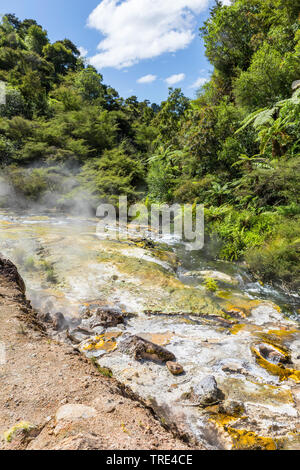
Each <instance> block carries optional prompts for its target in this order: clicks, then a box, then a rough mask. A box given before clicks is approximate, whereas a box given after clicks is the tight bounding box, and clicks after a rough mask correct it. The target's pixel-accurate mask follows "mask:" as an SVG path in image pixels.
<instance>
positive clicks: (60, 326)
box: [52, 312, 67, 331]
mask: <svg viewBox="0 0 300 470" xmlns="http://www.w3.org/2000/svg"><path fill="white" fill-rule="evenodd" d="M52 324H53V328H54V329H55V330H56V331H61V330H66V329H67V322H66V319H65V317H64V315H63V314H62V313H61V312H57V313H55V314H54V315H53V316H52Z"/></svg>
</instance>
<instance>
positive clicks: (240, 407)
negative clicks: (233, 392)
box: [219, 400, 245, 416]
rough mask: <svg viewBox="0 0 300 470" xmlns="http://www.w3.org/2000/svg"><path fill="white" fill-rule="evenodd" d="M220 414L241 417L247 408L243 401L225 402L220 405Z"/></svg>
mask: <svg viewBox="0 0 300 470" xmlns="http://www.w3.org/2000/svg"><path fill="white" fill-rule="evenodd" d="M219 412H220V413H222V414H225V415H228V416H241V415H242V414H243V413H244V412H245V407H244V404H243V403H242V402H241V401H234V400H225V401H224V402H223V403H222V404H221V405H219Z"/></svg>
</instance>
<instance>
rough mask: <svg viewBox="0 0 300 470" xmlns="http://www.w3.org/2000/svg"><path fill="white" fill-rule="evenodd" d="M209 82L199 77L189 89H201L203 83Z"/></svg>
mask: <svg viewBox="0 0 300 470" xmlns="http://www.w3.org/2000/svg"><path fill="white" fill-rule="evenodd" d="M208 81H209V79H208V78H203V77H199V78H198V79H197V80H196V81H195V82H194V83H193V84H192V85H191V86H190V88H201V87H202V86H203V85H205V83H207V82H208Z"/></svg>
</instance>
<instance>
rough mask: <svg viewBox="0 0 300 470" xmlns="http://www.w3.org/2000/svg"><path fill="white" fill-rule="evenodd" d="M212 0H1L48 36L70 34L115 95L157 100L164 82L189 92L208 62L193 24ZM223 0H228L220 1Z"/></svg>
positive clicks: (1, 9)
mask: <svg viewBox="0 0 300 470" xmlns="http://www.w3.org/2000/svg"><path fill="white" fill-rule="evenodd" d="M213 3H214V0H102V1H100V0H85V1H82V0H42V1H41V0H1V3H0V14H3V13H15V14H16V15H17V16H18V17H19V18H20V19H22V20H23V19H25V18H33V19H35V20H36V21H37V22H38V23H39V24H41V25H42V26H43V27H44V28H45V29H47V31H48V35H49V38H50V40H51V41H56V40H58V39H64V38H65V37H67V38H69V39H71V40H72V41H73V42H74V43H75V44H76V45H77V46H78V47H81V48H82V51H83V54H86V57H87V58H88V60H90V61H91V63H92V64H93V65H94V66H96V68H97V69H98V70H99V71H100V72H101V73H102V74H103V76H104V82H105V83H107V84H109V85H111V86H113V87H114V88H115V89H116V90H117V91H118V92H119V94H120V95H121V96H123V97H125V98H127V97H128V96H132V95H136V96H137V97H138V98H139V99H140V100H144V99H149V100H150V101H151V102H157V103H158V102H160V101H162V100H164V99H166V97H167V95H168V87H169V86H170V85H171V86H173V87H181V88H182V90H183V92H184V93H185V94H186V95H187V96H189V97H191V98H192V97H194V96H195V93H196V90H197V84H201V83H204V81H205V79H207V78H208V77H209V75H210V71H211V66H210V64H209V63H208V61H207V60H206V58H205V55H204V46H203V42H202V40H201V39H200V37H199V34H198V28H199V27H200V26H201V25H202V24H203V22H204V21H205V19H206V18H207V17H208V14H209V7H210V6H212V4H213ZM223 3H224V4H226V3H227V4H228V0H224V1H223Z"/></svg>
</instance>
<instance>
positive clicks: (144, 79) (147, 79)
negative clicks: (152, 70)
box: [137, 74, 157, 83]
mask: <svg viewBox="0 0 300 470" xmlns="http://www.w3.org/2000/svg"><path fill="white" fill-rule="evenodd" d="M156 79H157V76H156V75H151V74H149V75H145V76H144V77H141V78H139V79H138V80H137V83H152V82H155V80H156Z"/></svg>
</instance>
